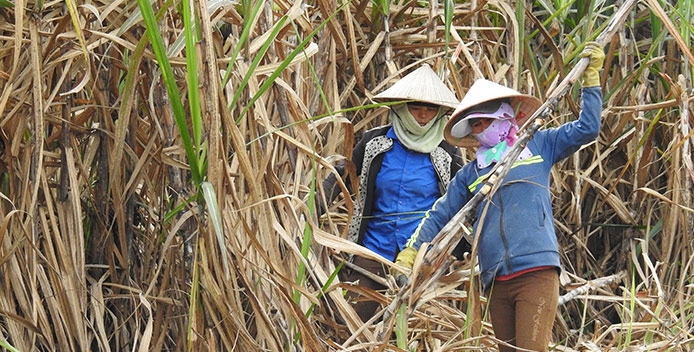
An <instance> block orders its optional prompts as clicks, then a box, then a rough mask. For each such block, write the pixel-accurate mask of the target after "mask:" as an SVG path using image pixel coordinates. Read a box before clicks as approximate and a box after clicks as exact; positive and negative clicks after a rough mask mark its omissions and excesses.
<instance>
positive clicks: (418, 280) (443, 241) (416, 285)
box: [384, 0, 637, 326]
mask: <svg viewBox="0 0 694 352" xmlns="http://www.w3.org/2000/svg"><path fill="white" fill-rule="evenodd" d="M636 2H637V0H627V1H625V3H624V4H623V5H622V6H621V7H620V8H619V9H618V10H617V12H615V14H614V15H613V17H612V18H611V20H610V22H609V24H608V25H607V27H606V28H605V29H604V30H603V31H602V32H601V33H600V35H599V36H598V37H597V38H596V40H595V41H596V42H598V43H599V44H600V45H602V46H605V45H606V44H607V43H608V42H609V41H610V40H612V38H613V37H614V35H615V33H616V31H617V29H618V28H620V27H621V26H622V24H623V23H624V21H625V19H626V18H627V15H628V14H629V12H630V11H631V8H632V7H633V6H634V5H635V4H636ZM589 63H590V58H588V57H584V58H581V59H580V60H579V61H578V62H577V63H576V65H575V66H574V67H573V69H572V70H571V71H570V72H569V73H568V74H567V76H566V77H565V78H564V79H563V80H562V81H561V83H560V84H559V85H557V87H556V88H555V89H554V90H553V91H552V93H551V94H550V95H549V96H548V97H547V99H546V100H545V102H544V103H543V104H542V105H541V106H540V108H539V109H538V110H537V111H536V112H535V113H534V114H533V116H532V117H531V118H529V119H528V121H527V122H526V123H525V124H524V125H523V126H522V127H521V129H520V133H519V138H518V141H517V142H516V143H515V144H514V145H513V147H511V149H510V150H509V152H508V154H507V155H506V156H505V157H504V158H502V160H501V161H500V162H498V163H497V164H496V165H495V166H494V168H493V169H492V171H491V172H490V174H489V177H488V178H487V180H486V181H485V184H484V186H483V188H482V190H481V191H480V192H478V193H477V194H475V195H474V196H473V197H472V198H471V199H470V201H468V203H467V204H466V205H465V206H463V208H461V209H460V210H459V211H458V213H456V215H455V216H453V218H451V220H450V221H449V222H448V223H447V224H446V225H445V226H444V227H443V228H442V229H441V231H439V233H438V234H437V235H436V237H434V239H433V240H432V242H431V244H430V246H429V248H427V249H422V250H420V255H419V256H421V255H423V258H421V260H416V261H415V265H414V267H413V275H412V276H411V277H410V279H409V280H408V281H407V282H406V283H405V285H404V286H403V287H401V289H400V291H399V292H398V294H397V295H396V296H395V297H394V298H393V301H392V302H391V304H390V305H389V306H388V307H386V312H385V314H384V317H385V318H386V319H390V318H392V317H393V316H394V313H395V312H396V311H397V310H398V308H399V307H400V305H401V304H407V305H408V307H409V309H408V310H407V314H408V315H409V314H412V312H413V311H414V310H415V309H417V306H418V305H419V304H420V303H421V302H420V299H421V297H423V295H424V294H425V293H426V292H427V291H428V290H431V289H432V288H435V287H436V284H437V282H438V281H439V279H440V278H441V277H442V276H443V274H444V273H445V272H446V270H448V268H449V266H450V264H452V262H453V258H452V256H451V253H452V252H453V249H454V248H455V247H456V245H457V244H458V242H459V241H460V240H461V239H462V237H463V233H462V232H461V226H464V224H468V223H470V222H471V221H472V220H473V218H474V216H475V213H476V208H477V206H478V205H479V204H480V203H481V202H482V201H483V200H484V199H485V198H487V197H490V198H491V196H492V195H493V194H494V192H495V191H496V190H497V188H498V187H499V186H500V185H501V183H502V181H503V179H504V177H505V176H506V174H507V173H508V171H509V169H510V168H511V166H512V164H513V163H514V162H515V161H516V160H517V158H518V156H519V155H520V153H521V151H522V150H523V148H525V146H526V144H527V143H528V142H529V141H530V140H531V139H532V138H533V135H534V134H535V132H537V131H538V130H539V129H540V128H541V127H542V126H543V125H544V121H545V119H546V118H547V117H549V116H550V115H551V114H552V113H553V112H554V110H555V109H556V106H557V104H558V103H559V101H560V99H562V98H563V97H564V95H565V94H566V93H567V92H568V91H569V89H571V87H572V86H573V85H574V83H575V82H576V81H577V80H578V79H579V78H580V77H581V75H582V74H583V72H584V71H585V69H586V68H587V67H588V64H589ZM477 240H478V237H475V240H474V241H473V244H472V248H473V252H472V254H471V257H472V258H475V256H476V250H477V249H476V247H477V246H476V242H477ZM421 251H426V252H425V253H423V254H422V253H421ZM419 256H418V257H419ZM415 271H418V272H415ZM470 290H474V285H473V284H472V283H471V284H470ZM475 296H476V295H474V294H469V297H475ZM388 325H390V326H392V324H388Z"/></svg>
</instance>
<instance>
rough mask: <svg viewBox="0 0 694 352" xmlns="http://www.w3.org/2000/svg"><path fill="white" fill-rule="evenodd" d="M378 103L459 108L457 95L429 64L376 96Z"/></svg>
mask: <svg viewBox="0 0 694 352" xmlns="http://www.w3.org/2000/svg"><path fill="white" fill-rule="evenodd" d="M374 100H376V101H378V102H387V101H398V100H414V101H419V102H423V103H430V104H436V105H440V106H443V107H447V108H450V109H455V107H456V106H458V103H459V100H458V98H456V97H455V93H453V91H451V90H450V89H449V88H448V87H447V86H446V84H444V83H443V82H442V81H441V79H440V78H439V76H437V75H436V73H435V72H434V70H432V69H431V67H430V66H429V65H427V64H423V65H422V66H420V67H419V68H418V69H416V70H414V71H412V72H410V73H409V74H407V75H406V76H405V77H403V78H401V79H400V80H399V81H397V82H396V83H395V84H393V85H392V86H391V87H390V88H388V89H386V90H384V91H383V92H381V93H379V94H377V95H376V96H374Z"/></svg>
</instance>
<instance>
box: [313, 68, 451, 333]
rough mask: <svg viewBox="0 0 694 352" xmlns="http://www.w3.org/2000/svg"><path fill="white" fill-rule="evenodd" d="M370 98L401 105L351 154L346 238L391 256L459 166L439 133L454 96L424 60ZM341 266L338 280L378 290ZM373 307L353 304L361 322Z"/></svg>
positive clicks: (367, 263)
mask: <svg viewBox="0 0 694 352" xmlns="http://www.w3.org/2000/svg"><path fill="white" fill-rule="evenodd" d="M374 100H376V101H378V102H402V103H400V104H395V105H391V107H390V112H389V120H390V123H389V124H387V125H385V126H381V127H377V128H374V129H371V130H369V131H366V132H365V133H364V134H363V136H362V138H361V140H360V141H359V142H358V143H357V145H356V146H355V148H354V151H353V153H352V162H353V163H354V164H355V169H356V174H357V176H358V184H359V189H358V190H357V192H358V194H357V195H356V200H355V210H354V216H353V217H352V219H351V223H350V228H349V238H350V240H352V241H354V242H356V243H358V244H360V245H362V246H364V247H366V248H368V249H369V250H371V251H373V252H374V253H376V254H377V255H380V256H381V257H383V258H384V259H387V260H388V261H392V260H394V259H395V257H396V255H397V254H398V252H400V250H401V249H402V248H403V247H404V246H405V243H406V242H407V240H408V239H409V237H410V235H411V234H412V232H413V231H414V230H415V228H416V227H417V225H418V224H419V222H420V220H421V219H422V217H423V216H424V214H425V212H426V211H427V210H428V209H429V208H430V207H431V205H432V204H434V202H435V201H436V199H438V198H439V197H440V196H441V195H442V194H443V192H445V190H446V187H447V186H448V183H449V182H450V179H451V178H452V177H453V176H454V175H455V174H456V172H457V171H458V170H459V169H460V167H461V166H462V164H463V162H462V157H461V153H460V149H459V148H457V147H455V146H452V145H451V144H449V143H447V142H446V141H445V140H444V138H443V129H444V127H445V125H446V122H447V121H448V119H447V116H448V115H449V114H450V112H451V111H452V110H453V109H454V108H455V107H456V106H457V104H458V102H459V100H458V99H457V98H456V97H455V94H454V93H453V92H452V91H451V90H450V89H448V87H446V85H445V84H444V83H443V82H442V81H441V80H440V79H439V77H438V76H437V75H436V73H435V72H434V71H433V70H432V69H431V68H430V67H429V66H428V65H422V66H421V67H419V68H418V69H417V70H415V71H412V72H411V73H409V74H408V75H407V76H405V77H403V78H402V79H400V80H399V81H398V82H396V83H395V84H394V85H393V86H392V87H390V88H389V89H387V90H385V91H383V92H382V93H380V94H378V95H376V96H375V97H374ZM334 184H335V178H333V177H329V178H328V179H327V180H326V181H325V182H324V187H323V189H324V190H326V191H327V194H328V195H330V194H331V192H330V190H331V189H334ZM348 184H349V183H348ZM332 198H333V197H330V196H328V199H332ZM460 250H461V251H462V250H464V248H463V247H461V248H460ZM351 260H352V263H353V264H354V265H356V266H357V267H360V268H363V269H366V270H368V271H370V272H372V273H374V274H376V275H378V276H381V277H385V273H387V271H386V270H385V269H384V266H383V265H382V264H381V263H379V262H378V261H375V260H372V259H367V258H363V257H358V256H354V257H352V259H351ZM347 271H348V273H347V274H348V275H347V276H346V277H344V276H343V280H344V281H346V282H358V283H359V285H361V286H365V287H368V288H370V289H374V290H381V289H385V287H384V286H382V285H381V284H379V283H377V282H376V281H374V280H372V279H370V278H369V277H368V276H366V275H364V274H362V273H360V272H359V271H358V270H352V271H349V270H347ZM348 298H350V299H353V300H355V301H357V298H358V297H355V295H353V294H349V293H348ZM378 306H379V304H378V302H375V301H357V302H356V303H355V305H354V308H355V310H356V312H357V313H358V315H359V316H360V317H361V319H362V320H363V321H367V320H368V319H370V318H371V317H372V316H373V314H374V312H375V311H376V309H377V308H378Z"/></svg>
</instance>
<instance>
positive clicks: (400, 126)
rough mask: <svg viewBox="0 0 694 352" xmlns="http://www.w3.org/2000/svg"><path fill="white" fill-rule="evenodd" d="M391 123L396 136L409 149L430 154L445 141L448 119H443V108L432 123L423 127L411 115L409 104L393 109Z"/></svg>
mask: <svg viewBox="0 0 694 352" xmlns="http://www.w3.org/2000/svg"><path fill="white" fill-rule="evenodd" d="M390 121H391V122H392V123H393V128H394V129H395V135H396V136H398V139H399V140H400V142H401V143H402V144H403V145H404V146H405V147H407V149H410V150H414V151H416V152H420V153H425V154H429V153H431V152H432V151H434V149H436V147H437V146H438V145H439V143H441V141H442V140H443V128H444V127H446V119H444V118H443V113H442V111H441V108H439V111H438V112H437V113H436V116H434V118H433V119H431V121H429V122H428V123H427V124H426V125H424V126H421V125H420V124H419V122H417V120H415V118H414V116H412V114H410V110H409V109H408V108H407V104H400V105H396V106H393V107H391V110H390Z"/></svg>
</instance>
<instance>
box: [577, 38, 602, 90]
mask: <svg viewBox="0 0 694 352" xmlns="http://www.w3.org/2000/svg"><path fill="white" fill-rule="evenodd" d="M580 57H582V58H583V57H589V58H590V63H589V64H588V67H587V68H586V70H585V71H583V83H582V84H581V86H582V87H597V86H600V69H602V64H603V63H604V62H605V52H604V51H603V50H602V46H600V44H598V43H597V42H588V43H586V47H585V48H584V49H583V52H581V54H580Z"/></svg>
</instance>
